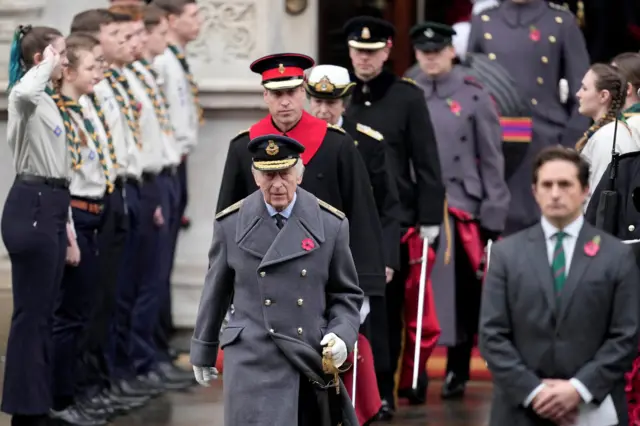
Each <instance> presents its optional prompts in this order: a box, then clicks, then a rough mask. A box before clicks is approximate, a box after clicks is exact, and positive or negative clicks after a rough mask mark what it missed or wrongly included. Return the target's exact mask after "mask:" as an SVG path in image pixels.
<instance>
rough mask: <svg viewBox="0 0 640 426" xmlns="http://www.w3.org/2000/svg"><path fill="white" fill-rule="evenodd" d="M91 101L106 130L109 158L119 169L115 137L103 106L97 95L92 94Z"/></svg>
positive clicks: (114, 166)
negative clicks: (114, 144) (114, 143)
mask: <svg viewBox="0 0 640 426" xmlns="http://www.w3.org/2000/svg"><path fill="white" fill-rule="evenodd" d="M89 99H90V100H91V103H92V104H93V107H94V108H95V110H96V114H97V115H98V119H99V120H100V123H101V124H102V128H103V129H104V133H105V135H106V136H107V147H108V149H109V158H111V162H112V163H113V168H118V167H120V166H119V165H118V158H117V157H116V149H115V147H114V146H113V136H112V135H111V129H110V128H109V124H108V123H107V119H106V117H105V116H104V112H102V106H101V105H100V102H99V101H98V97H97V96H96V94H95V93H90V94H89Z"/></svg>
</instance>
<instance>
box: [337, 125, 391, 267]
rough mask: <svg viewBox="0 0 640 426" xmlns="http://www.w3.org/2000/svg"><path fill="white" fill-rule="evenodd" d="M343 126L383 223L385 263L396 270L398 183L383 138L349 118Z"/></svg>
mask: <svg viewBox="0 0 640 426" xmlns="http://www.w3.org/2000/svg"><path fill="white" fill-rule="evenodd" d="M342 128H343V129H344V130H346V132H347V133H348V134H349V136H351V137H352V138H353V140H354V141H355V144H356V146H357V147H358V151H359V152H360V155H362V159H363V160H364V164H365V166H366V167H367V172H369V179H370V180H371V186H372V188H373V198H374V199H375V201H376V206H378V216H379V217H380V222H381V223H382V237H383V241H384V247H383V248H384V255H385V260H386V266H388V267H390V268H393V269H396V270H398V269H399V267H400V244H399V243H400V222H399V220H398V215H399V209H400V204H399V202H400V200H399V198H398V186H397V185H396V183H395V179H394V177H393V175H392V174H391V172H390V171H389V161H388V160H387V153H386V147H385V141H384V137H383V136H382V133H380V132H378V131H376V130H375V129H372V128H371V127H369V126H365V125H363V124H360V123H356V122H355V121H353V120H351V119H350V118H348V117H344V118H343V122H342Z"/></svg>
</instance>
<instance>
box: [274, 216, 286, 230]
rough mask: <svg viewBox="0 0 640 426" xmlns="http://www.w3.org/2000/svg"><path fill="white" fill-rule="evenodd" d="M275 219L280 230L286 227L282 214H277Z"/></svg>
mask: <svg viewBox="0 0 640 426" xmlns="http://www.w3.org/2000/svg"><path fill="white" fill-rule="evenodd" d="M273 217H274V218H275V219H276V226H277V227H278V229H282V227H283V226H284V216H282V215H281V214H280V213H276V215H275V216H273Z"/></svg>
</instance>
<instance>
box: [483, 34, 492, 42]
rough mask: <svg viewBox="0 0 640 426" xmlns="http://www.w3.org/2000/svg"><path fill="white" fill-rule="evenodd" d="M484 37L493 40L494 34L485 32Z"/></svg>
mask: <svg viewBox="0 0 640 426" xmlns="http://www.w3.org/2000/svg"><path fill="white" fill-rule="evenodd" d="M484 38H486V39H487V40H491V39H492V38H493V36H492V35H491V34H490V33H484Z"/></svg>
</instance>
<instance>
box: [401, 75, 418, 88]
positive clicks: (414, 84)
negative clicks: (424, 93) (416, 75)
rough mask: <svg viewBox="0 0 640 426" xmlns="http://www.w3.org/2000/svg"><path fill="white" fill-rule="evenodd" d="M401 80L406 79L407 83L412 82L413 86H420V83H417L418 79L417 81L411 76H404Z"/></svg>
mask: <svg viewBox="0 0 640 426" xmlns="http://www.w3.org/2000/svg"><path fill="white" fill-rule="evenodd" d="M400 81H404V82H405V83H409V84H411V85H412V86H416V87H418V83H416V81H415V80H414V79H412V78H409V77H402V79H400Z"/></svg>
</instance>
